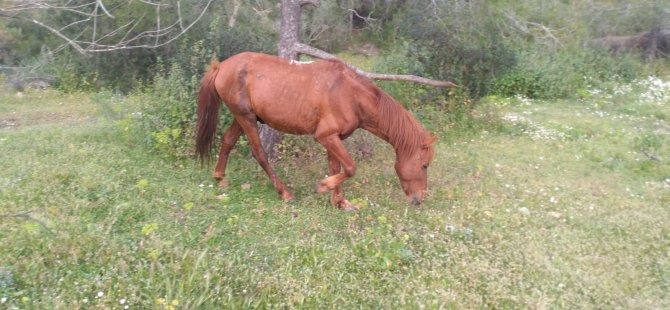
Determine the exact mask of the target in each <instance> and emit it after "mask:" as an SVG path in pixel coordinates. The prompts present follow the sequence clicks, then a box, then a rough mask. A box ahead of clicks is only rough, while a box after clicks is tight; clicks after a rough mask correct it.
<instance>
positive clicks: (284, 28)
mask: <svg viewBox="0 0 670 310" xmlns="http://www.w3.org/2000/svg"><path fill="white" fill-rule="evenodd" d="M352 3H353V2H352ZM320 4H321V1H320V0H282V1H281V13H282V18H281V25H280V27H281V29H280V35H279V46H278V53H279V57H282V58H285V59H289V60H297V59H298V54H305V55H309V56H313V57H316V58H321V59H337V57H336V56H335V55H332V54H330V53H327V52H325V51H322V50H320V49H318V48H315V47H312V46H309V45H307V44H303V43H300V14H301V9H302V8H303V7H304V6H307V5H313V6H319V5H320ZM347 65H348V66H349V67H351V68H352V69H353V70H355V71H356V72H357V73H358V74H360V75H362V76H365V77H367V78H369V79H373V80H392V81H411V82H415V83H421V84H426V85H431V86H434V87H449V88H451V87H458V85H456V84H454V83H452V82H449V81H436V80H431V79H427V78H423V77H420V76H414V75H396V74H380V73H373V72H365V71H363V70H361V69H359V68H356V67H355V66H353V65H351V64H347ZM260 137H261V142H262V143H263V149H264V150H265V153H266V154H267V155H268V158H270V159H274V158H275V157H276V153H275V145H276V144H277V143H279V141H281V139H282V134H281V133H279V132H278V131H276V130H274V129H272V128H270V127H269V126H267V125H261V126H260Z"/></svg>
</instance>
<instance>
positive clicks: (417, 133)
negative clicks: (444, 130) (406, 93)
mask: <svg viewBox="0 0 670 310" xmlns="http://www.w3.org/2000/svg"><path fill="white" fill-rule="evenodd" d="M373 86H374V85H373ZM375 87H376V86H375ZM378 94H379V97H378V100H379V101H378V104H377V105H378V107H379V122H378V124H379V129H381V130H382V132H384V133H386V135H387V136H388V138H389V143H391V144H392V145H393V146H394V147H395V149H396V150H397V151H398V152H402V153H409V152H411V151H414V150H416V149H417V148H419V147H421V144H423V139H424V138H425V132H426V130H425V129H424V128H423V126H421V124H420V123H419V122H418V121H417V120H416V119H415V118H414V117H413V116H412V114H411V113H409V111H407V110H405V108H404V107H403V106H402V105H400V103H398V102H396V101H395V99H393V97H391V96H389V95H388V94H387V93H385V92H384V91H382V90H381V89H380V90H379V93H378Z"/></svg>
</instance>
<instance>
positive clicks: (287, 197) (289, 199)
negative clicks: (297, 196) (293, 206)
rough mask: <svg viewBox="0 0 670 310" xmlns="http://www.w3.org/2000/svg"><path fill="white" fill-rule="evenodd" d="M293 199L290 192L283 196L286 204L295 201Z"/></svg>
mask: <svg viewBox="0 0 670 310" xmlns="http://www.w3.org/2000/svg"><path fill="white" fill-rule="evenodd" d="M293 198H294V197H293V194H291V193H290V192H288V191H287V192H284V193H283V194H281V199H282V200H284V202H289V201H293Z"/></svg>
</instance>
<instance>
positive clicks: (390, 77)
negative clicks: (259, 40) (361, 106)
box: [294, 43, 459, 88]
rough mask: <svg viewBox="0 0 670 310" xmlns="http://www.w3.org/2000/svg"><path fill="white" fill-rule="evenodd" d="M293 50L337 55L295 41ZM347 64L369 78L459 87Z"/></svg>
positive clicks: (312, 54)
mask: <svg viewBox="0 0 670 310" xmlns="http://www.w3.org/2000/svg"><path fill="white" fill-rule="evenodd" d="M294 50H295V51H296V52H298V53H299V54H305V55H308V56H312V57H316V58H320V59H337V60H339V58H337V56H335V55H333V54H330V53H328V52H326V51H323V50H320V49H318V48H315V47H313V46H310V45H307V44H304V43H297V44H295V46H294ZM344 63H345V64H346V65H347V66H349V67H350V68H351V69H353V70H354V71H356V73H358V74H360V75H362V76H364V77H366V78H368V79H371V80H386V81H408V82H414V83H420V84H426V85H430V86H433V87H446V88H455V87H459V86H458V85H456V84H454V83H452V82H449V81H438V80H432V79H428V78H424V77H420V76H416V75H407V74H384V73H374V72H367V71H364V70H362V69H360V68H358V67H356V66H353V65H351V64H348V63H346V62H344Z"/></svg>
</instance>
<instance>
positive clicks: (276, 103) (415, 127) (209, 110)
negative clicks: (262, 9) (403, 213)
mask: <svg viewBox="0 0 670 310" xmlns="http://www.w3.org/2000/svg"><path fill="white" fill-rule="evenodd" d="M221 100H223V101H224V103H225V104H226V106H227V107H228V110H230V112H231V113H232V114H233V118H234V119H233V122H232V124H231V125H230V127H229V128H228V130H227V131H226V133H225V134H224V135H223V139H222V142H221V150H220V152H219V160H218V162H217V164H216V168H215V169H214V178H215V179H216V180H218V181H219V185H220V186H222V187H225V186H226V185H227V181H226V180H225V171H226V163H227V160H228V155H229V153H230V151H231V149H232V148H233V146H234V145H235V143H236V142H237V139H238V138H239V137H240V135H241V134H242V133H243V132H244V133H245V134H246V135H247V137H248V139H249V144H250V145H251V151H252V154H253V156H254V157H255V158H256V160H257V161H258V163H259V164H260V165H261V167H263V169H264V170H265V172H266V173H267V174H268V176H269V177H270V180H271V181H272V183H273V184H274V187H275V189H276V190H277V192H278V193H279V195H280V196H281V198H282V199H284V200H285V201H288V200H291V199H293V195H292V194H291V192H289V190H288V189H287V188H286V186H284V184H283V183H282V182H281V180H279V178H278V177H277V175H276V174H275V172H274V171H273V170H272V168H271V167H270V165H269V164H268V160H267V157H266V154H265V152H264V150H263V148H262V146H261V142H260V138H259V136H258V127H257V122H261V123H265V124H268V125H269V126H270V127H272V128H274V129H276V130H278V131H281V132H286V133H291V134H297V135H311V136H313V137H314V139H316V141H318V142H319V143H320V144H322V145H323V146H324V147H325V148H326V151H327V154H328V167H329V174H330V176H328V177H326V178H325V179H323V180H321V181H320V182H319V183H318V185H317V188H316V190H317V192H319V193H321V192H325V191H327V190H330V191H332V196H331V202H332V203H333V205H335V206H337V207H339V208H341V209H344V210H352V209H358V206H357V205H353V204H352V203H350V202H349V201H347V200H346V199H344V193H343V192H342V187H341V184H342V182H344V181H345V180H346V179H348V178H351V177H352V176H353V175H354V173H355V172H356V166H355V164H354V162H353V160H352V159H351V156H349V154H348V153H347V150H346V149H345V148H344V145H343V144H342V140H343V139H346V138H347V137H348V136H349V135H351V134H352V133H353V132H354V130H356V129H357V128H363V129H365V130H367V131H369V132H371V133H373V134H374V135H376V136H378V137H380V138H381V139H383V140H385V141H387V142H389V143H390V144H391V145H393V148H394V149H395V153H396V163H395V169H396V172H397V174H398V177H399V178H400V184H401V185H402V188H403V190H404V191H405V194H406V196H407V200H408V201H409V202H412V203H414V204H420V203H421V202H422V201H423V200H424V198H425V196H426V189H427V187H428V184H427V172H428V165H429V164H430V162H431V161H432V160H433V154H434V149H433V142H434V141H435V137H433V136H432V135H431V134H430V132H428V131H427V130H425V129H424V128H423V127H422V126H421V124H420V123H419V122H418V121H417V120H416V119H415V118H414V117H413V116H412V114H410V113H409V112H408V111H407V110H405V109H404V108H403V107H402V106H401V105H400V104H398V103H397V102H396V101H395V100H394V99H393V98H391V96H389V95H388V94H386V93H384V92H383V91H382V90H381V89H379V88H378V87H377V86H375V85H374V84H372V83H371V82H370V81H369V80H367V79H365V78H363V77H361V76H359V75H358V74H357V73H356V72H355V71H353V70H352V69H351V68H349V67H348V66H347V65H345V64H344V63H342V62H339V61H334V60H326V61H317V62H313V63H303V62H292V61H291V62H289V61H287V60H284V59H281V58H278V57H275V56H270V55H265V54H258V53H250V52H246V53H241V54H238V55H235V56H232V57H230V58H228V59H226V60H225V61H223V62H221V63H218V62H217V61H212V65H211V68H210V69H209V71H207V72H206V73H205V76H204V78H203V79H202V85H201V86H200V93H199V98H198V125H197V126H198V128H197V138H196V139H197V140H196V151H197V153H198V154H199V155H200V157H201V159H205V158H206V157H207V156H208V155H209V151H210V149H211V146H212V140H213V138H214V136H215V133H216V126H217V123H218V120H219V109H220V105H221Z"/></svg>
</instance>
